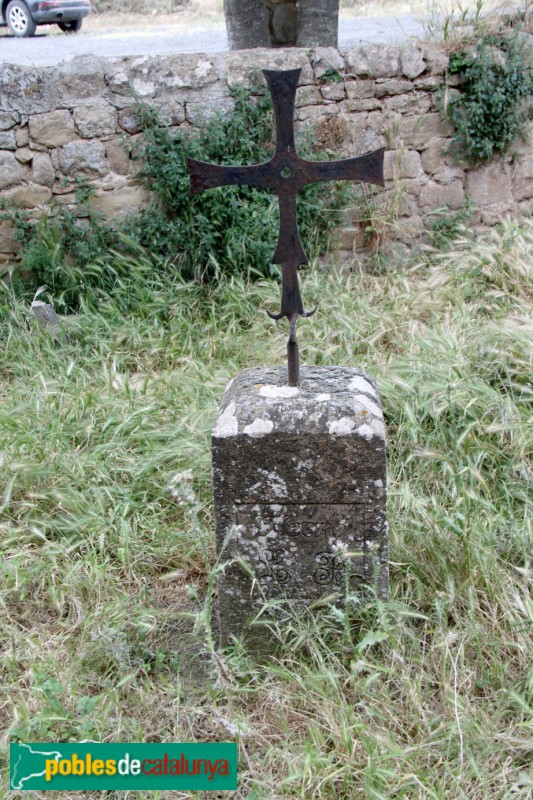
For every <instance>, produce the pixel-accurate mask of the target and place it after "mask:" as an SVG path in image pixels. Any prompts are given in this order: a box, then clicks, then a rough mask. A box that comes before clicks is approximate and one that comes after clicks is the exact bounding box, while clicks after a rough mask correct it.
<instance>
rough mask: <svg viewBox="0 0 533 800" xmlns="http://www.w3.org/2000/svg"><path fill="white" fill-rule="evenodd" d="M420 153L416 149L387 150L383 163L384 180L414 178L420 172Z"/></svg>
mask: <svg viewBox="0 0 533 800" xmlns="http://www.w3.org/2000/svg"><path fill="white" fill-rule="evenodd" d="M421 168H422V167H421V164H420V153H417V151H416V150H387V151H386V152H385V159H384V164H383V174H384V177H385V180H392V179H394V178H416V177H418V175H419V174H420V170H421Z"/></svg>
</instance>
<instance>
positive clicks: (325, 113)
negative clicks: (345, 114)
mask: <svg viewBox="0 0 533 800" xmlns="http://www.w3.org/2000/svg"><path fill="white" fill-rule="evenodd" d="M338 113H339V107H338V106H337V105H330V106H304V107H303V108H299V109H298V111H297V112H296V119H297V120H300V122H313V123H314V124H315V125H316V124H317V123H318V122H320V121H321V120H323V119H326V118H327V117H332V116H334V115H335V114H338Z"/></svg>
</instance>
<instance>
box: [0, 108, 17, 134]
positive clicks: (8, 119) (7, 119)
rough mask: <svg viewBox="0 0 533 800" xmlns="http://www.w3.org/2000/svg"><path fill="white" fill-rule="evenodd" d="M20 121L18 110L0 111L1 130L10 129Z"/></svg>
mask: <svg viewBox="0 0 533 800" xmlns="http://www.w3.org/2000/svg"><path fill="white" fill-rule="evenodd" d="M19 121H20V114H18V113H17V112H16V111H0V131H9V130H10V129H11V128H14V127H15V125H16V124H17V123H18V122H19Z"/></svg>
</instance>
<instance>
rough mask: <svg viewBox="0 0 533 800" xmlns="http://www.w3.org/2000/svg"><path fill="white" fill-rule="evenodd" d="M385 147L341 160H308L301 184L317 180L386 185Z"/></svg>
mask: <svg viewBox="0 0 533 800" xmlns="http://www.w3.org/2000/svg"><path fill="white" fill-rule="evenodd" d="M385 149H386V148H385V147H380V148H379V150H373V151H372V152H371V153H365V154H364V155H362V156H357V157H356V158H345V159H342V160H340V161H306V163H305V171H304V173H303V176H302V179H301V185H305V184H308V183H316V182H317V181H358V182H359V183H362V182H364V183H373V184H375V185H376V186H385V181H384V179H383V158H384V154H385Z"/></svg>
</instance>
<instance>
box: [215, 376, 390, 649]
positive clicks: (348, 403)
mask: <svg viewBox="0 0 533 800" xmlns="http://www.w3.org/2000/svg"><path fill="white" fill-rule="evenodd" d="M286 376H287V372H286V369H285V368H281V367H280V368H275V369H248V370H244V371H243V372H241V373H240V374H239V375H238V376H237V377H236V378H235V379H234V380H233V381H231V382H230V383H229V385H228V386H227V388H226V391H225V393H224V397H223V399H222V404H221V408H220V414H219V416H218V419H217V422H216V425H215V428H214V430H213V437H212V449H213V483H214V496H215V515H216V540H217V555H219V556H221V560H222V561H223V562H229V563H228V564H227V566H226V568H225V571H224V573H223V574H222V575H221V576H220V578H219V580H218V616H219V624H220V643H221V644H222V645H223V646H225V645H227V644H230V643H231V642H232V640H233V637H237V638H238V637H240V636H242V635H244V636H245V639H246V640H247V641H248V642H250V643H251V644H252V645H253V644H259V645H261V643H262V642H263V643H264V642H265V640H267V639H268V632H267V630H266V629H265V628H264V627H258V626H250V623H251V621H252V620H253V619H254V617H255V616H256V615H257V613H258V611H259V610H260V609H261V607H262V606H263V605H264V603H265V602H266V601H267V600H271V599H283V598H285V599H287V600H288V601H290V603H291V605H292V606H293V607H296V609H301V608H302V607H304V606H309V605H310V604H311V603H312V602H313V601H316V600H318V599H319V598H320V597H322V596H324V595H332V594H337V595H338V596H339V597H341V596H343V595H344V593H345V592H346V591H347V590H349V591H350V592H355V593H360V594H362V593H365V592H368V591H369V590H368V587H372V586H373V587H375V588H376V589H377V592H378V594H379V595H380V596H381V597H386V596H387V593H388V569H387V557H388V555H387V544H388V537H387V520H386V505H385V504H386V465H385V428H384V424H383V414H382V410H381V405H380V400H379V395H378V392H377V389H376V386H375V383H374V381H373V380H372V378H370V377H369V376H368V375H366V374H365V373H363V372H361V371H359V370H356V369H351V368H345V367H306V368H304V369H302V376H301V377H302V380H301V383H300V386H298V387H289V386H287V385H286ZM365 587H366V588H365ZM284 607H285V610H286V607H287V606H286V604H280V606H279V614H280V615H282V614H283V609H284Z"/></svg>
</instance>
